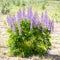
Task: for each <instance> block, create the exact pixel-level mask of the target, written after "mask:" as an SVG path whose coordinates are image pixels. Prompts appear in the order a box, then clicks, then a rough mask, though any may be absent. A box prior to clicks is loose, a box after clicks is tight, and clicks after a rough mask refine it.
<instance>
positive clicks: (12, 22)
mask: <svg viewBox="0 0 60 60" xmlns="http://www.w3.org/2000/svg"><path fill="white" fill-rule="evenodd" d="M7 22H8V25H9V26H10V28H9V29H8V32H9V33H10V36H9V40H8V47H9V52H10V54H11V56H18V55H19V56H22V57H29V56H32V55H40V56H42V55H46V54H47V50H48V49H49V48H50V46H51V43H50V38H51V36H50V34H51V33H52V32H53V30H54V22H53V21H51V20H50V18H49V17H48V15H47V12H44V13H42V15H41V17H39V16H38V14H37V12H35V13H34V14H33V12H32V7H29V8H28V10H27V13H26V11H25V8H23V10H19V11H18V12H17V14H16V16H12V15H8V16H7Z"/></svg>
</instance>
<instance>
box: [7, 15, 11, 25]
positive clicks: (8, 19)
mask: <svg viewBox="0 0 60 60" xmlns="http://www.w3.org/2000/svg"><path fill="white" fill-rule="evenodd" d="M7 23H8V25H9V26H11V25H12V20H11V15H8V16H7Z"/></svg>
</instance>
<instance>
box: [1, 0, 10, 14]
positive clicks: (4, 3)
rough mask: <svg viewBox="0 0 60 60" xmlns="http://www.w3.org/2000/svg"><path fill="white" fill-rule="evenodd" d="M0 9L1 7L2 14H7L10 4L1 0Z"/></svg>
mask: <svg viewBox="0 0 60 60" xmlns="http://www.w3.org/2000/svg"><path fill="white" fill-rule="evenodd" d="M1 4H2V9H1V13H3V14H7V13H9V12H10V4H9V1H7V0H5V1H4V0H2V3H1Z"/></svg>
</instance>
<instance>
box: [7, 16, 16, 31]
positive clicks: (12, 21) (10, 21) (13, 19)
mask: <svg viewBox="0 0 60 60" xmlns="http://www.w3.org/2000/svg"><path fill="white" fill-rule="evenodd" d="M7 22H8V25H9V26H10V27H11V29H12V30H13V31H15V25H14V24H15V23H16V17H15V16H12V15H8V16H7Z"/></svg>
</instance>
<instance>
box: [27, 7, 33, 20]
mask: <svg viewBox="0 0 60 60" xmlns="http://www.w3.org/2000/svg"><path fill="white" fill-rule="evenodd" d="M32 16H33V13H32V7H29V8H28V12H27V18H28V19H29V20H31V19H32Z"/></svg>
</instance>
